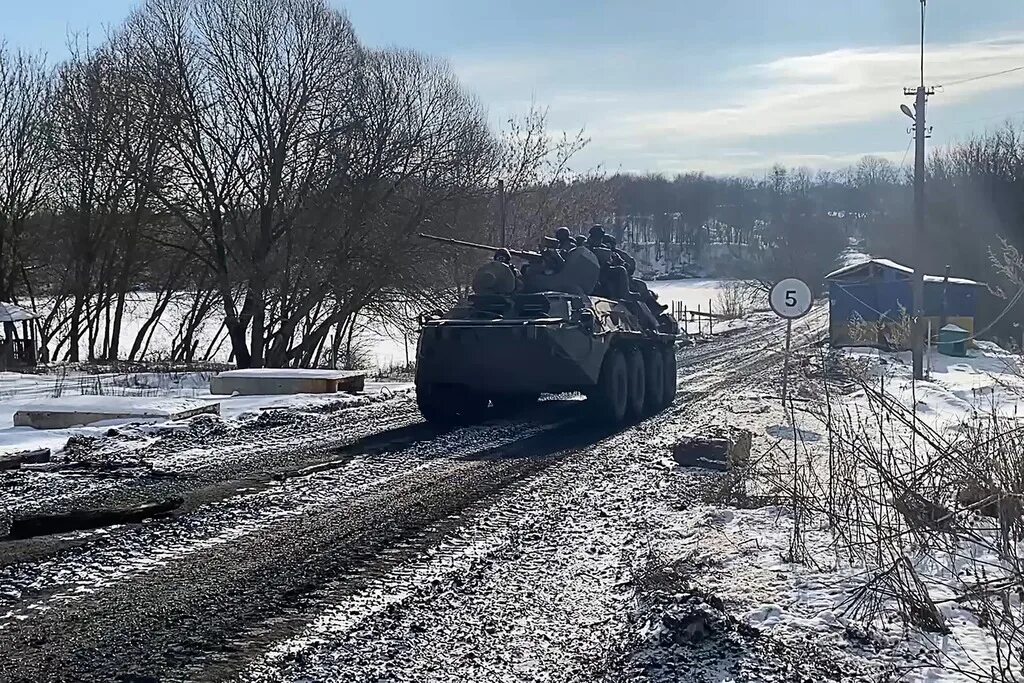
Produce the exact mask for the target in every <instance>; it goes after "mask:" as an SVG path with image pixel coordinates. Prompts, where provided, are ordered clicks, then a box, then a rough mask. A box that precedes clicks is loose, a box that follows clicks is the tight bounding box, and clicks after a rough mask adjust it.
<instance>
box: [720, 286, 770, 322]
mask: <svg viewBox="0 0 1024 683" xmlns="http://www.w3.org/2000/svg"><path fill="white" fill-rule="evenodd" d="M759 293H760V290H758V289H757V288H756V287H755V286H753V285H751V284H750V283H748V282H746V281H745V280H731V281H729V282H727V283H725V285H724V286H723V287H722V289H721V290H719V292H718V294H717V295H716V296H715V302H714V307H713V309H712V310H714V311H715V312H716V314H718V315H719V316H721V318H722V319H723V320H736V319H737V318H743V317H746V316H747V315H748V314H749V313H751V312H752V311H753V310H754V305H755V302H756V301H757V300H758V298H759Z"/></svg>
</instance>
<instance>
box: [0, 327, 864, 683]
mask: <svg viewBox="0 0 1024 683" xmlns="http://www.w3.org/2000/svg"><path fill="white" fill-rule="evenodd" d="M821 324H822V316H821V315H820V313H819V314H815V316H814V317H812V319H811V320H810V322H809V323H808V324H806V326H807V327H809V328H810V329H811V330H812V331H816V330H819V329H820V326H821ZM781 329H782V328H781V327H780V325H779V324H778V323H776V322H774V321H772V322H766V323H764V324H762V325H759V326H757V327H755V328H753V329H752V330H750V331H744V332H741V333H738V334H735V335H733V336H731V337H728V338H722V339H718V340H716V341H712V342H710V343H707V344H702V345H698V346H695V347H690V348H688V349H684V350H681V351H680V355H679V383H680V384H679V386H680V394H679V397H678V398H677V400H676V402H675V404H674V405H673V406H672V407H671V408H670V409H669V410H667V411H665V412H664V413H662V414H660V415H658V416H656V417H654V418H651V419H648V420H646V421H644V422H642V423H641V424H638V425H635V426H633V427H630V428H628V429H626V430H623V431H620V432H617V433H608V432H607V431H604V430H601V429H600V428H597V427H595V426H593V425H591V424H588V423H587V422H586V421H585V420H583V419H582V417H581V415H582V412H583V411H582V410H581V408H582V404H581V402H580V401H579V400H576V399H571V398H556V399H552V400H546V401H543V402H542V403H541V404H540V405H538V406H537V408H536V409H534V410H533V411H531V412H530V413H528V414H525V415H523V416H521V417H517V418H515V419H500V418H494V419H492V420H490V421H488V422H487V423H484V424H481V425H477V426H473V427H467V428H462V429H456V430H452V431H440V430H437V429H433V428H431V427H428V426H427V425H425V424H423V423H422V421H421V420H420V418H419V417H418V415H417V413H416V411H415V407H414V404H413V402H412V401H411V400H410V399H409V397H408V396H403V395H398V396H394V397H391V398H388V399H386V400H381V401H377V402H373V403H368V404H366V405H362V406H357V407H349V408H345V409H340V410H336V411H325V412H322V413H318V414H311V413H296V412H281V413H272V414H267V415H265V416H263V417H262V418H261V419H260V420H253V421H251V422H248V423H244V424H242V425H241V426H238V427H229V426H227V425H225V424H224V423H221V422H219V421H217V420H209V419H199V420H194V421H193V422H192V424H191V426H190V427H189V428H188V429H183V430H178V431H172V432H166V433H159V432H146V433H132V432H130V430H129V431H122V432H119V433H116V434H111V435H110V436H109V437H108V438H106V439H103V440H100V441H98V442H93V443H84V444H80V445H79V446H78V448H79V449H80V458H81V460H82V462H83V463H86V464H88V465H89V466H88V467H83V469H81V470H80V471H78V472H74V473H71V472H67V471H63V472H28V473H26V472H10V473H0V476H3V477H5V479H4V480H3V482H2V483H3V487H2V488H0V495H2V496H3V498H2V499H0V502H2V503H3V505H4V507H6V508H7V509H8V511H9V514H27V513H31V512H47V511H62V510H68V509H75V508H85V507H95V506H97V505H108V506H115V505H130V504H138V503H140V502H147V501H152V500H155V499H163V498H166V497H168V496H178V497H181V498H182V499H183V501H184V503H183V505H182V506H181V507H180V508H179V510H178V511H177V512H176V513H175V514H172V515H168V516H166V517H163V518H159V519H153V520H150V521H147V522H145V523H142V524H134V525H126V526H117V527H107V528H99V529H94V530H89V531H80V532H75V533H70V534H62V535H59V536H42V537H37V538H30V539H25V540H20V541H6V542H0V661H2V662H3V666H0V680H3V681H39V680H46V681H219V680H241V681H378V680H388V681H391V680H403V681H405V680H408V681H424V680H430V681H453V680H478V681H496V680H510V681H511V680H538V681H575V680H595V679H603V680H655V679H658V680H661V679H664V680H705V679H704V678H702V676H704V675H706V674H705V673H701V672H707V671H709V669H708V662H709V661H720V660H721V659H722V657H723V656H725V655H724V652H725V651H724V650H717V649H716V648H715V647H710V648H709V647H707V646H705V647H703V648H701V650H700V651H699V652H697V651H696V650H694V651H693V652H692V653H691V654H690V655H688V654H686V653H684V654H683V655H681V656H680V657H677V658H676V660H675V664H674V665H673V666H674V667H675V668H674V669H673V670H671V671H665V670H664V662H653V663H652V661H650V660H651V657H650V656H649V653H648V654H646V655H645V654H644V653H641V652H637V651H636V648H637V642H638V630H639V629H640V628H641V626H642V624H640V623H638V621H637V620H638V618H639V617H638V615H641V614H643V610H644V609H647V608H649V607H650V606H646V607H645V606H642V605H640V604H639V598H638V594H637V591H636V587H635V584H636V581H635V578H636V576H637V573H638V572H639V571H641V570H642V565H643V558H644V557H645V552H646V551H647V549H648V547H647V544H648V531H649V529H650V528H651V527H652V525H653V524H654V523H655V521H656V520H655V519H654V516H655V515H656V514H657V510H658V506H657V503H658V501H659V499H660V497H661V496H662V495H663V494H664V489H665V484H666V477H667V473H666V466H665V464H664V455H665V453H666V452H667V451H666V449H667V446H668V442H669V440H670V439H671V435H672V434H673V433H676V432H678V431H679V430H681V429H684V428H688V427H692V426H693V425H695V424H700V423H705V422H710V421H712V420H713V419H714V411H715V407H716V402H718V401H720V400H721V398H722V396H724V395H727V394H728V393H730V392H735V391H737V390H740V389H742V390H747V389H751V388H755V387H758V386H761V385H763V384H764V383H766V382H768V381H774V380H775V379H776V378H777V376H778V373H779V371H780V370H779V369H780V366H781V348H782V341H783V337H782V334H781ZM798 341H800V342H801V343H805V342H806V341H807V339H806V338H805V337H803V336H801V337H799V338H798ZM103 463H105V464H104V465H102V466H101V464H103ZM686 476H690V477H692V484H693V488H694V490H695V491H698V490H699V489H700V488H701V487H702V486H705V485H706V484H707V478H708V476H709V475H708V474H707V473H706V472H702V471H694V472H693V473H692V474H691V475H686ZM676 488H678V487H676ZM721 640H722V648H725V647H726V646H728V649H729V652H730V653H733V654H732V655H730V656H734V657H735V667H734V669H732V671H734V673H736V674H737V675H736V676H735V679H736V680H766V679H768V678H771V677H772V675H770V674H769V673H766V671H768V670H770V671H775V672H785V671H790V672H791V671H792V667H791V666H789V665H790V664H792V662H787V658H791V659H792V658H798V659H800V660H801V661H803V662H806V661H807V660H808V654H807V652H806V649H804V650H801V649H800V648H798V647H796V646H792V647H790V646H787V645H785V644H777V643H776V644H774V645H773V644H772V643H771V642H768V641H765V640H764V639H754V638H752V637H747V636H744V635H743V633H731V634H729V637H728V638H722V639H721ZM726 641H728V642H726ZM737 652H739V653H740V655H743V653H746V655H745V656H740V655H736V653H737ZM811 659H813V660H814V661H816V662H819V663H820V665H818V664H815V665H810V668H808V666H804V668H802V669H800V670H801V671H802V672H803V673H801V674H800V675H801V676H803V675H805V674H806V677H805V678H803V680H822V679H826V678H836V677H837V676H838V673H837V672H841V671H844V670H845V671H846V673H847V674H849V672H850V669H848V668H847V669H844V668H843V666H841V665H840V664H841V663H842V657H841V655H838V654H833V653H828V652H816V653H815V654H814V655H813V657H811ZM837 662H838V664H837ZM787 667H789V668H788V669H787ZM798 668H799V667H798ZM665 676H667V678H666V677H665ZM659 677H660V678H659ZM709 680H717V678H715V677H711V678H709ZM779 680H800V678H799V677H796V678H794V677H793V676H790V675H789V674H780V676H779Z"/></svg>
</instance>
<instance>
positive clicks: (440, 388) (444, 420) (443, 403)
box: [416, 383, 487, 425]
mask: <svg viewBox="0 0 1024 683" xmlns="http://www.w3.org/2000/svg"><path fill="white" fill-rule="evenodd" d="M416 405H417V407H419V409H420V414H422V415H423V417H424V418H426V420H427V422H431V423H434V424H439V425H454V424H468V423H470V422H476V421H477V420H480V419H481V418H483V416H484V413H485V411H486V410H487V398H486V397H484V396H481V395H479V394H476V393H474V392H472V391H470V390H469V389H467V388H465V387H460V386H457V385H453V384H433V383H429V384H417V385H416Z"/></svg>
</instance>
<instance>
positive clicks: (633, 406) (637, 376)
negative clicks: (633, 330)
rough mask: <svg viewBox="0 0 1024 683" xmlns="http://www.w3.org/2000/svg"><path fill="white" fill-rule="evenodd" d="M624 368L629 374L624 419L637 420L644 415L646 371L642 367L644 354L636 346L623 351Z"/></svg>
mask: <svg viewBox="0 0 1024 683" xmlns="http://www.w3.org/2000/svg"><path fill="white" fill-rule="evenodd" d="M625 356H626V369H627V372H628V374H629V392H628V394H627V399H626V419H627V420H628V421H629V422H637V421H638V420H640V418H642V417H643V416H644V403H645V402H646V400H647V386H646V385H647V371H646V370H645V369H644V354H643V352H642V351H640V349H638V348H635V347H634V348H630V349H628V350H627V351H626V353H625Z"/></svg>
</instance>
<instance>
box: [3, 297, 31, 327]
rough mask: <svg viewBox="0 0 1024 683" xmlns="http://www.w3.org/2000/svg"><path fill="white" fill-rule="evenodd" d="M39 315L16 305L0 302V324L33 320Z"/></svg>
mask: <svg viewBox="0 0 1024 683" xmlns="http://www.w3.org/2000/svg"><path fill="white" fill-rule="evenodd" d="M38 317H39V314H38V313H36V312H35V311H32V310H29V309H27V308H22V307H21V306H18V305H17V304H9V303H5V302H2V301H0V323H16V322H21V321H22V320H35V319H36V318H38Z"/></svg>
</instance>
